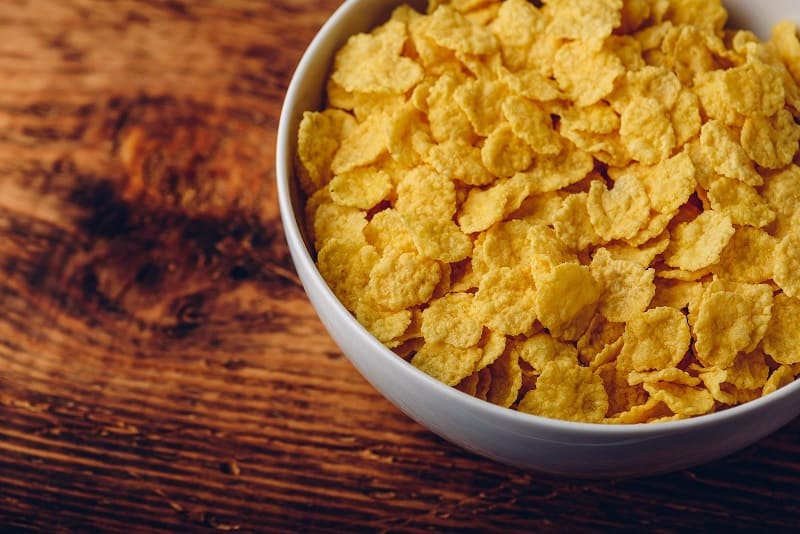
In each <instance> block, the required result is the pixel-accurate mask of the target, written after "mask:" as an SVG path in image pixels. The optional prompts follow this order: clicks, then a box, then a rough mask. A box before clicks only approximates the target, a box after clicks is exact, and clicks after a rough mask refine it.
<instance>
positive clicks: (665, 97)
mask: <svg viewBox="0 0 800 534" xmlns="http://www.w3.org/2000/svg"><path fill="white" fill-rule="evenodd" d="M680 93H681V82H680V80H678V77H677V76H675V73H673V72H672V71H670V70H668V69H666V68H664V67H659V66H654V65H646V66H643V67H642V68H640V69H636V70H629V71H627V72H626V73H625V78H624V80H622V82H621V83H620V84H619V86H618V87H617V88H616V90H615V91H614V94H613V95H612V98H611V102H612V105H613V106H614V107H615V108H616V109H618V110H620V111H621V110H623V109H625V108H626V107H628V106H629V105H630V104H631V103H632V102H635V101H636V99H637V98H654V99H655V100H656V101H657V102H658V104H659V106H660V107H661V109H662V110H664V111H665V112H666V111H668V110H670V109H672V108H673V106H674V105H675V103H676V102H677V100H678V95H680Z"/></svg>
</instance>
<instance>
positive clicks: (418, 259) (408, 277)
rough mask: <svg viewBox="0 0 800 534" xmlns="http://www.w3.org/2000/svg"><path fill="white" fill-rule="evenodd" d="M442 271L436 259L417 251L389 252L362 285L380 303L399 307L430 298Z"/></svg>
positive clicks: (379, 304) (399, 308)
mask: <svg viewBox="0 0 800 534" xmlns="http://www.w3.org/2000/svg"><path fill="white" fill-rule="evenodd" d="M441 276H442V271H441V268H440V267H439V264H438V263H437V262H435V261H434V260H432V259H430V258H427V257H425V256H421V255H419V254H417V253H414V252H398V253H396V254H385V255H384V256H383V257H382V258H381V259H380V260H378V262H377V263H376V264H375V266H374V267H373V268H372V270H371V271H370V273H369V283H368V284H366V287H362V291H364V290H365V291H366V294H367V296H368V297H369V298H370V299H371V301H372V302H374V303H375V304H376V305H377V306H380V307H381V308H383V309H384V310H387V311H399V310H403V309H406V308H410V307H412V306H416V305H418V304H422V303H423V302H427V301H428V300H430V298H431V296H432V295H433V290H434V289H435V288H436V285H437V284H438V283H439V280H440V279H441Z"/></svg>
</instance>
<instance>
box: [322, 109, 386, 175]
mask: <svg viewBox="0 0 800 534" xmlns="http://www.w3.org/2000/svg"><path fill="white" fill-rule="evenodd" d="M388 124H389V117H388V116H387V115H384V114H380V115H372V116H370V117H369V118H367V119H366V120H365V121H364V122H362V123H361V124H359V125H357V126H356V127H355V128H353V130H352V131H351V132H350V134H349V135H347V137H345V138H344V139H343V140H342V142H341V144H340V145H339V150H337V151H336V155H334V156H333V161H331V170H332V171H333V172H334V173H335V174H341V173H344V172H347V171H350V170H353V169H355V168H356V167H360V166H362V165H369V164H370V163H374V162H375V161H376V160H377V159H378V158H379V157H380V156H381V155H383V154H385V153H386V152H387V143H388V138H387V132H388Z"/></svg>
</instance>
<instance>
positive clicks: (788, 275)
mask: <svg viewBox="0 0 800 534" xmlns="http://www.w3.org/2000/svg"><path fill="white" fill-rule="evenodd" d="M774 278H775V283H776V284H778V286H780V288H781V289H783V292H784V294H786V296H788V297H800V234H798V233H790V234H788V235H786V236H785V237H784V238H783V239H781V242H780V243H778V246H777V248H776V249H775V276H774Z"/></svg>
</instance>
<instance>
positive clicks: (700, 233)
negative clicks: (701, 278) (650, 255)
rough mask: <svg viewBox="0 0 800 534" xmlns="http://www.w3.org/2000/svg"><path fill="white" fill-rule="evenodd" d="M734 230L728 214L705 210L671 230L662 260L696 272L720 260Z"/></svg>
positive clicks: (670, 264)
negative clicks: (669, 239)
mask: <svg viewBox="0 0 800 534" xmlns="http://www.w3.org/2000/svg"><path fill="white" fill-rule="evenodd" d="M734 232H735V230H734V228H733V225H732V224H731V219H730V217H729V216H728V215H726V214H722V213H719V212H717V211H713V210H711V211H704V212H703V213H701V214H700V215H698V216H697V217H696V218H695V219H694V220H692V221H690V222H687V223H683V224H679V225H678V226H677V227H676V228H675V230H674V231H673V232H672V233H671V235H672V237H671V241H670V244H669V246H668V247H667V250H666V251H665V252H664V261H666V263H667V265H669V266H671V267H678V268H679V269H683V270H686V271H697V270H699V269H702V268H704V267H708V266H710V265H712V264H714V263H717V262H718V261H719V258H720V255H721V254H722V251H723V250H724V249H725V247H726V246H727V245H728V242H729V241H730V240H731V237H733V234H734Z"/></svg>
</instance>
